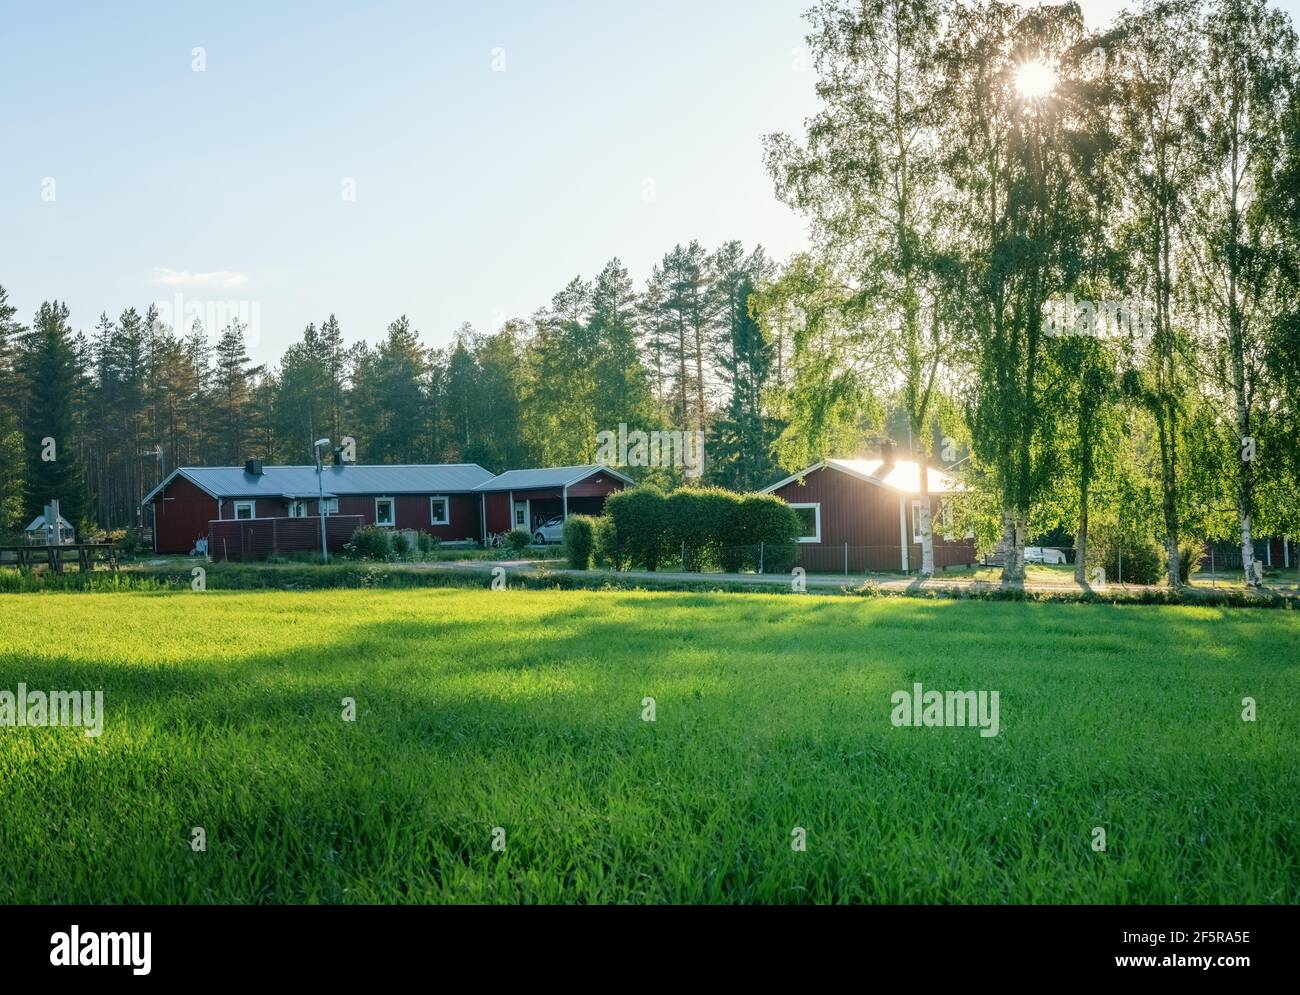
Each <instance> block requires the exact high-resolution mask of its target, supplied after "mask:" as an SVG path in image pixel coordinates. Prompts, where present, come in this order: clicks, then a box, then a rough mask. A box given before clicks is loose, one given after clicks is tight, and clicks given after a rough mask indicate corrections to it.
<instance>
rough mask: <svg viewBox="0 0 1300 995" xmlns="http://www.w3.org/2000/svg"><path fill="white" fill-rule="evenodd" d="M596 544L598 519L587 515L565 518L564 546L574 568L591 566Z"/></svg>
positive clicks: (585, 568) (580, 568) (579, 568)
mask: <svg viewBox="0 0 1300 995" xmlns="http://www.w3.org/2000/svg"><path fill="white" fill-rule="evenodd" d="M595 546H596V520H595V519H594V518H591V517H589V516H587V515H570V516H569V517H568V518H566V519H565V520H564V548H565V551H566V553H567V554H568V558H569V566H571V567H573V569H574V570H587V569H589V568H590V567H591V554H592V551H593V550H594V549H595Z"/></svg>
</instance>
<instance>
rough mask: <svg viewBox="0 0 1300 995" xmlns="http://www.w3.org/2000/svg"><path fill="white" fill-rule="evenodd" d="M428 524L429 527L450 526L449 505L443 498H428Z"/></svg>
mask: <svg viewBox="0 0 1300 995" xmlns="http://www.w3.org/2000/svg"><path fill="white" fill-rule="evenodd" d="M429 523H430V524H431V525H450V524H451V505H450V502H448V500H447V499H446V498H445V497H431V498H429Z"/></svg>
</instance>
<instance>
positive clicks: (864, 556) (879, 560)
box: [773, 468, 975, 573]
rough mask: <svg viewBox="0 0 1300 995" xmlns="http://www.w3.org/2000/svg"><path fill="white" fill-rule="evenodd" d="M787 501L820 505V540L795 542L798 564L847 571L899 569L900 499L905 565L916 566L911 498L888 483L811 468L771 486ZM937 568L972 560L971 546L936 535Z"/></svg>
mask: <svg viewBox="0 0 1300 995" xmlns="http://www.w3.org/2000/svg"><path fill="white" fill-rule="evenodd" d="M773 493H775V494H776V495H778V496H779V497H781V498H782V499H784V500H785V501H787V502H788V503H790V504H820V505H821V542H820V543H800V545H799V564H800V565H801V566H802V567H804V569H806V570H814V571H830V572H842V571H844V570H845V563H846V551H845V545H846V544H847V546H848V550H847V569H848V571H849V572H850V573H855V572H861V571H864V570H900V569H902V544H901V540H902V536H901V535H900V529H899V514H898V504H899V498H900V496H901V497H903V499H904V504H903V508H904V515H905V516H906V526H905V527H906V529H907V539H908V551H907V557H908V559H907V566H908V569H909V570H912V571H915V570H916V569H917V568H918V567H919V566H920V565H921V546H920V543H914V542H911V538H912V531H911V530H912V521H911V514H912V509H911V505H912V501H913V500H915V499H914V498H911V497H907V496H903V495H900V494H899V493H898V492H897V491H895V490H893V489H892V488H889V487H881V486H880V485H878V484H873V483H870V482H869V481H866V480H862V479H861V478H858V477H855V476H853V475H852V474H848V473H844V472H842V471H840V470H831V469H826V468H823V469H820V470H814V471H813V472H812V473H810V474H808V476H806V477H805V478H804V482H803V484H802V485H801V484H800V483H799V482H798V481H792V482H791V483H789V484H786V485H785V486H784V487H781V488H778V489H777V490H776V491H774V492H773ZM939 505H940V499H939V498H938V497H935V496H933V495H931V497H930V508H931V512H930V513H931V515H932V516H933V518H934V520H936V521H937V519H938V514H939ZM934 560H935V566H936V567H944V566H954V565H957V564H964V563H973V562H975V545H974V542H973V541H970V540H958V541H955V542H949V541H947V540H945V539H941V538H940V537H938V536H935V539H934Z"/></svg>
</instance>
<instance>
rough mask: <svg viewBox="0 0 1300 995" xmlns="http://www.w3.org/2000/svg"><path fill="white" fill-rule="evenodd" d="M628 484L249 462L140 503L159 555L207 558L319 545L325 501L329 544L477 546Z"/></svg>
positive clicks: (199, 472) (201, 474) (587, 476)
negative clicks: (422, 535)
mask: <svg viewBox="0 0 1300 995" xmlns="http://www.w3.org/2000/svg"><path fill="white" fill-rule="evenodd" d="M630 482H631V481H630V479H629V478H627V477H625V476H623V475H622V474H620V473H618V472H616V471H614V470H610V469H609V468H608V467H604V466H599V465H591V466H581V467H558V468H553V469H538V470H511V471H508V472H507V473H504V474H502V475H501V476H499V477H497V476H494V475H493V474H492V473H491V472H490V471H488V470H485V469H484V468H483V467H481V466H479V465H478V464H476V463H457V464H436V465H414V466H361V465H358V464H353V463H347V464H342V465H335V466H326V467H325V468H324V469H323V471H322V473H321V474H320V475H319V477H318V475H317V472H316V468H315V467H314V466H263V465H262V463H261V462H260V461H258V460H249V461H248V462H247V463H245V464H244V466H242V467H238V466H203V467H180V468H178V469H176V470H174V471H172V473H170V474H168V476H167V477H166V478H165V479H164V480H163V481H162V483H160V484H159V485H158V486H157V487H155V488H154V489H153V490H152V491H150V492H149V494H148V495H146V497H145V499H144V502H143V503H144V504H145V505H147V506H150V507H152V509H153V522H154V529H153V535H154V550H155V552H159V553H188V552H190V551H191V550H193V549H194V548H195V544H196V542H197V540H199V539H208V540H209V543H208V552H209V555H211V556H214V557H217V558H220V559H243V558H247V557H252V556H265V555H268V554H272V553H278V552H291V551H311V550H318V549H320V544H321V523H320V517H319V516H320V504H321V501H322V500H323V501H324V505H325V507H324V512H325V523H326V542H327V543H328V545H329V548H331V549H335V550H337V549H341V548H342V546H343V544H344V543H345V542H347V540H348V538H349V537H350V536H351V535H352V532H353V531H354V530H355V529H357V528H358V527H360V526H362V525H378V526H381V527H392V528H397V529H413V530H415V531H417V532H427V533H429V534H430V535H434V536H437V537H438V538H439V539H441V540H442V541H444V542H480V541H482V540H483V539H484V538H485V537H486V535H487V533H489V532H506V531H509V530H510V529H511V528H512V527H520V528H527V529H528V530H529V531H532V530H533V529H534V528H535V527H536V525H537V524H538V523H539V522H540V521H544V520H545V519H546V518H549V517H550V516H551V515H566V516H567V515H568V514H571V513H578V512H582V513H593V514H594V513H599V512H600V510H601V509H602V508H603V507H604V502H605V497H606V496H608V495H609V494H611V493H613V492H614V491H617V490H622V489H623V487H625V486H626V485H627V484H629V483H630ZM512 509H518V510H517V511H516V512H515V513H514V514H512ZM520 516H522V518H520ZM516 520H517V521H518V522H519V524H518V525H517V526H516V525H515V521H516Z"/></svg>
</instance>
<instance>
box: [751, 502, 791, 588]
mask: <svg viewBox="0 0 1300 995" xmlns="http://www.w3.org/2000/svg"><path fill="white" fill-rule="evenodd" d="M739 511H740V521H741V522H742V523H744V529H743V538H744V540H745V541H744V542H743V543H742V544H741V545H742V546H743V547H744V548H745V549H746V550H747V551H748V552H747V555H746V559H747V563H746V565H747V566H752V567H753V569H755V570H757V569H758V568H759V563H758V559H759V558H760V557H761V559H762V569H763V572H764V573H789V572H790V570H791V569H792V568H793V567H794V564H795V559H796V558H797V557H798V550H799V545H798V543H799V516H798V515H797V514H796V513H795V511H794V509H793V508H791V507H790V506H789V505H788V504H786V503H785V502H784V501H782V500H781V499H780V498H779V497H777V496H776V495H775V494H745V495H743V496H742V497H741V499H740V508H739ZM755 547H757V549H756V548H755Z"/></svg>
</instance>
